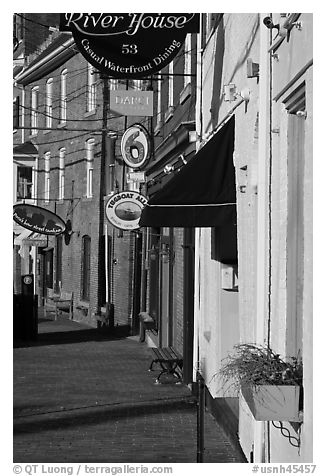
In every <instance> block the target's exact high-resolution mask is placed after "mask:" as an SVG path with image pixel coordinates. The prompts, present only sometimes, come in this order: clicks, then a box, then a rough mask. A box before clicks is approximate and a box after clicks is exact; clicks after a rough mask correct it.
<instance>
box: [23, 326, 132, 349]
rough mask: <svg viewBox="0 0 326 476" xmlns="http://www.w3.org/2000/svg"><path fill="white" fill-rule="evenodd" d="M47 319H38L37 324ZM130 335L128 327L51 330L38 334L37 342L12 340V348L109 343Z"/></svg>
mask: <svg viewBox="0 0 326 476" xmlns="http://www.w3.org/2000/svg"><path fill="white" fill-rule="evenodd" d="M46 321H48V322H50V321H49V320H47V319H40V320H39V323H41V322H43V323H45V322H46ZM129 335H130V329H129V327H128V326H117V327H115V328H113V329H110V330H108V329H93V328H89V329H78V330H74V329H63V330H58V331H55V330H53V331H52V330H51V331H50V332H39V334H38V337H37V340H26V341H25V340H20V339H16V340H14V348H20V347H37V346H43V345H62V344H76V343H78V342H89V341H93V342H94V341H97V342H99V341H111V340H120V339H125V338H126V337H128V336H129Z"/></svg>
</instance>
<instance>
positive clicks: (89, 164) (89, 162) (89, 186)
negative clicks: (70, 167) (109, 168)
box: [86, 139, 95, 198]
mask: <svg viewBox="0 0 326 476" xmlns="http://www.w3.org/2000/svg"><path fill="white" fill-rule="evenodd" d="M94 149H95V141H94V139H89V140H88V141H87V142H86V197H88V198H90V197H92V196H93V167H94Z"/></svg>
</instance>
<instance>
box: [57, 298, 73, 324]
mask: <svg viewBox="0 0 326 476" xmlns="http://www.w3.org/2000/svg"><path fill="white" fill-rule="evenodd" d="M53 301H54V304H55V320H57V318H58V315H59V313H60V312H62V311H65V312H69V319H72V315H73V314H72V306H73V293H72V292H67V291H61V292H60V294H59V295H58V296H53Z"/></svg>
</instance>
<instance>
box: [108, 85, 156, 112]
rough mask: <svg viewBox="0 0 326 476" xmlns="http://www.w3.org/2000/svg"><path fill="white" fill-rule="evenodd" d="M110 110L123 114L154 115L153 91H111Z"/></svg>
mask: <svg viewBox="0 0 326 476" xmlns="http://www.w3.org/2000/svg"><path fill="white" fill-rule="evenodd" d="M110 110H111V112H115V113H118V114H122V115H123V116H149V117H152V116H153V91H135V90H132V89H131V90H129V89H128V90H115V91H110Z"/></svg>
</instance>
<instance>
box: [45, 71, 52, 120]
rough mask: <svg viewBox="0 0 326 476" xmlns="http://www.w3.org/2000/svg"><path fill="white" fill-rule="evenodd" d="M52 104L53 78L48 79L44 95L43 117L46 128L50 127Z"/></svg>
mask: <svg viewBox="0 0 326 476" xmlns="http://www.w3.org/2000/svg"><path fill="white" fill-rule="evenodd" d="M52 103H53V78H49V79H48V80H47V82H46V93H45V114H46V115H45V117H46V121H45V124H46V127H49V128H51V127H52V117H53V116H52V112H53V111H52Z"/></svg>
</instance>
